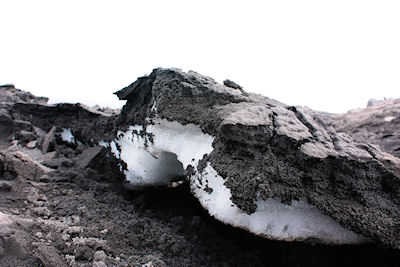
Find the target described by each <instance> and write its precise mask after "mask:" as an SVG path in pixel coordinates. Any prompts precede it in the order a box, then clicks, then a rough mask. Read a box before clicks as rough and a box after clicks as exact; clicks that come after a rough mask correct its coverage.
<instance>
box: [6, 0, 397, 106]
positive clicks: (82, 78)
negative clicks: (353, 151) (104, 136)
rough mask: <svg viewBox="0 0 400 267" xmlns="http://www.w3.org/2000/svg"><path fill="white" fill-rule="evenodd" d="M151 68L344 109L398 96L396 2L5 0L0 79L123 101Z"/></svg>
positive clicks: (68, 95) (103, 101) (75, 97)
mask: <svg viewBox="0 0 400 267" xmlns="http://www.w3.org/2000/svg"><path fill="white" fill-rule="evenodd" d="M156 67H179V68H182V69H184V70H189V69H191V70H195V71H197V72H199V73H201V74H205V75H208V76H211V77H213V78H215V79H216V80H217V81H219V82H222V80H224V79H226V78H229V79H232V80H233V81H235V82H237V83H239V84H241V85H242V86H243V87H244V89H245V90H247V91H250V92H257V93H261V94H264V95H266V96H269V97H271V98H275V99H277V100H280V101H282V102H285V103H287V104H292V105H307V106H309V107H311V108H314V109H318V110H325V111H329V112H344V111H346V110H348V109H351V108H356V107H364V106H365V105H366V102H367V101H368V99H370V98H383V97H400V1H385V0H379V1H368V0H363V1H354V0H353V1H352V0H346V1H342V0H335V1H322V0H318V1H299V0H296V1H285V0H280V1H251V0H248V1H232V0H231V1H216V0H214V1H204V0H203V1H188V0H186V1H149V0H146V1H144V0H142V1H118V0H115V1H100V0H95V1H88V0H86V1H71V0H69V1H55V0H52V1H32V0H30V1H18V0H10V1H3V0H0V84H4V83H14V84H15V85H16V87H17V88H21V89H24V90H29V91H31V92H33V93H34V94H36V95H44V96H48V97H50V98H51V101H52V102H56V101H70V102H82V103H86V104H89V105H94V104H100V105H108V106H111V107H118V106H120V105H121V104H122V102H120V101H118V100H117V98H116V96H114V95H113V94H112V93H113V92H114V91H117V90H119V89H121V88H122V87H124V86H127V85H129V84H130V83H132V82H134V81H135V80H136V78H137V77H138V76H141V75H143V74H148V73H150V72H151V70H152V69H153V68H156Z"/></svg>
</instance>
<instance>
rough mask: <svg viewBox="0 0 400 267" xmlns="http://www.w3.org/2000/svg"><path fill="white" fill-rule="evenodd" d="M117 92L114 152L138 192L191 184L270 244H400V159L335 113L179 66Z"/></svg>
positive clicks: (225, 218)
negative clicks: (345, 128)
mask: <svg viewBox="0 0 400 267" xmlns="http://www.w3.org/2000/svg"><path fill="white" fill-rule="evenodd" d="M226 84H228V85H229V83H226ZM116 94H117V96H118V97H119V98H120V99H123V100H127V103H126V105H125V106H124V107H123V109H122V111H121V114H120V115H119V117H118V120H117V128H118V129H119V131H118V134H117V137H116V138H115V140H113V141H112V142H110V144H109V147H110V148H111V150H112V152H113V153H114V155H115V156H116V157H117V158H119V159H121V160H122V161H124V162H125V163H126V167H127V168H126V170H125V171H124V173H125V176H126V179H127V180H129V182H130V183H131V184H132V186H134V187H143V186H148V185H159V184H168V183H171V182H176V179H178V180H179V179H183V178H182V177H185V178H186V179H188V180H189V182H190V187H191V191H192V192H193V194H194V195H195V196H196V197H197V198H198V200H199V202H200V203H201V204H202V205H203V207H204V208H205V209H206V210H208V212H209V213H210V214H211V215H212V216H214V217H215V218H217V219H218V220H220V221H222V222H225V223H228V224H230V225H233V226H235V227H240V228H244V229H246V230H249V231H250V232H253V233H255V234H257V235H262V236H265V237H267V238H270V239H277V240H289V241H290V240H313V242H323V243H334V244H351V243H363V242H369V241H374V242H378V243H381V244H383V245H385V246H389V247H394V248H399V247H400V221H399V220H398V218H400V206H399V204H400V195H399V190H400V178H399V172H397V171H398V170H397V169H396V168H395V166H396V165H398V163H399V159H398V158H396V157H394V156H391V155H390V154H386V153H384V152H381V151H380V150H379V149H377V148H376V147H375V146H372V145H368V144H363V143H355V142H353V141H352V139H351V138H350V137H349V136H348V135H346V134H343V133H336V132H335V130H334V129H333V128H332V126H331V124H332V122H333V118H332V117H330V116H329V115H327V114H322V113H317V112H315V111H312V110H310V109H308V108H304V107H294V106H286V105H284V104H282V103H279V102H277V101H275V100H272V99H269V98H266V97H263V96H261V95H254V94H247V93H245V92H244V91H243V90H240V88H239V89H238V88H237V86H232V87H229V86H226V85H221V84H218V83H216V82H215V81H214V80H213V79H211V78H208V77H205V76H202V75H199V74H197V73H195V72H189V73H185V72H182V71H180V70H176V69H155V70H154V71H153V72H152V73H151V74H150V75H149V76H145V77H141V78H139V79H138V80H137V81H136V82H135V83H133V84H131V85H130V86H128V87H126V88H124V89H122V90H121V91H119V92H117V93H116ZM392 167H393V168H392Z"/></svg>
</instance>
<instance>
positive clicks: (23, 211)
mask: <svg viewBox="0 0 400 267" xmlns="http://www.w3.org/2000/svg"><path fill="white" fill-rule="evenodd" d="M7 88H9V87H7ZM7 88H4V87H3V88H0V98H1V94H2V93H4V92H7V90H9V89H7ZM11 89H12V88H11ZM12 90H15V92H16V93H18V94H24V93H26V92H23V91H20V90H16V89H15V88H14V89H12ZM26 94H28V93H26ZM35 102H36V101H35V100H33V104H34V106H35V109H36V108H37V106H36V104H37V103H36V104H35ZM3 104H4V103H2V105H3ZM25 104H26V106H28V105H27V103H25ZM5 106H6V108H4V109H2V111H5V112H6V113H7V114H8V116H9V118H10V121H9V122H10V124H9V125H12V126H13V125H17V126H18V125H19V126H21V125H22V126H26V127H27V128H26V129H28V130H29V131H30V134H26V133H24V132H22V133H21V128H13V127H11V128H7V129H8V130H10V133H9V134H7V135H3V136H1V138H0V142H1V144H2V147H1V148H0V266H18V267H19V266H38V267H39V266H40V267H41V266H46V267H47V266H49V267H53V266H82V267H83V266H266V265H268V266H271V265H272V266H343V265H351V266H397V265H398V262H399V260H400V255H399V253H398V250H393V249H383V248H380V247H378V246H377V245H375V244H369V245H360V246H336V247H332V246H323V245H315V244H314V245H310V244H304V243H297V242H291V243H287V242H277V241H270V240H267V239H265V238H260V237H256V236H254V235H252V234H249V233H248V232H246V231H242V230H240V229H236V228H233V227H229V226H227V225H224V224H222V223H220V222H218V221H216V220H215V219H213V218H211V217H210V216H209V215H208V214H207V212H205V211H204V210H203V208H202V207H201V206H200V205H199V203H198V201H197V200H196V199H195V198H194V197H193V195H192V194H191V193H190V192H189V185H188V184H186V183H184V184H182V185H181V186H178V187H174V188H151V189H147V190H143V191H127V190H126V189H125V188H124V186H123V185H124V183H121V180H122V179H123V177H122V176H121V173H120V172H119V167H117V165H118V164H120V162H116V161H114V160H113V158H112V157H110V154H109V151H108V150H107V149H105V148H103V147H99V146H91V145H90V144H85V143H83V142H82V141H83V140H82V139H80V138H75V140H76V141H80V140H81V142H82V143H81V144H79V143H77V142H74V143H68V142H65V141H63V140H62V138H60V136H59V133H60V129H58V130H56V133H55V140H53V146H52V148H51V149H50V150H51V151H50V152H47V153H45V154H43V153H42V151H41V142H42V141H41V140H42V139H43V138H44V137H45V136H46V134H47V133H48V131H49V130H50V129H51V128H52V127H53V126H55V127H56V128H65V127H67V128H71V126H70V125H75V127H76V128H74V129H72V128H71V132H72V133H73V134H75V133H76V132H80V133H85V132H87V133H90V130H89V129H88V128H86V127H89V128H90V127H92V125H93V123H96V120H99V121H102V120H105V121H108V120H109V117H108V116H103V115H101V116H89V115H88V116H79V115H77V114H76V113H73V112H67V113H66V114H64V115H60V116H62V117H63V118H64V121H62V120H58V119H57V118H55V117H53V116H50V114H48V113H47V112H44V113H43V114H44V115H43V116H42V113H32V117H30V118H29V119H27V120H25V121H24V122H23V123H21V121H18V119H17V118H18V117H19V115H18V112H14V113H13V112H11V110H12V108H13V104H12V103H11V102H7V105H3V106H2V107H5ZM44 106H45V108H44V109H45V110H48V109H47V108H48V106H47V105H44ZM50 107H52V108H51V109H50V110H52V111H54V110H55V109H54V107H57V105H55V106H50ZM76 110H78V111H79V110H80V108H78V109H76ZM60 112H61V111H60ZM84 112H86V111H84ZM10 114H12V115H10ZM74 114H75V115H74ZM23 116H26V114H25V115H23ZM93 117H94V118H95V120H94V121H85V120H84V119H85V118H93ZM26 118H28V117H26ZM261 118H262V117H261ZM77 120H78V121H77ZM52 123H54V125H53V124H52ZM40 125H42V127H44V126H45V129H44V128H40V127H41V126H40ZM43 125H44V126H43ZM0 133H1V132H0ZM28 137H29V138H28ZM75 137H76V136H75ZM83 138H86V139H90V137H89V136H84V137H83ZM26 139H28V140H32V141H29V142H27V140H26ZM96 141H97V140H96V139H94V142H96ZM31 142H33V143H31ZM35 142H36V144H35ZM28 144H30V145H28ZM32 144H35V145H32ZM15 154H19V155H21V154H23V155H24V156H23V158H25V159H26V161H21V158H20V157H16V158H13V161H14V162H17V163H18V164H22V163H23V164H27V163H28V164H30V163H34V165H35V166H36V167H40V168H44V166H46V167H47V168H50V169H51V171H50V172H47V173H46V174H44V175H42V176H40V177H38V176H37V175H36V176H35V175H33V176H30V175H27V174H26V175H23V176H21V175H18V174H17V173H16V172H13V171H11V172H8V171H7V174H6V176H8V180H4V179H3V178H4V174H5V173H4V163H5V159H6V158H10V156H11V155H15ZM18 161H19V162H18ZM20 171H23V170H20ZM23 173H24V172H23ZM34 173H35V172H34Z"/></svg>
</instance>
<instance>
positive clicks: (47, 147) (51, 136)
mask: <svg viewBox="0 0 400 267" xmlns="http://www.w3.org/2000/svg"><path fill="white" fill-rule="evenodd" d="M55 132H56V127H54V126H53V127H52V128H51V129H50V131H49V132H48V133H47V134H46V136H45V137H44V140H43V144H42V153H43V154H46V153H47V152H51V150H54V143H55Z"/></svg>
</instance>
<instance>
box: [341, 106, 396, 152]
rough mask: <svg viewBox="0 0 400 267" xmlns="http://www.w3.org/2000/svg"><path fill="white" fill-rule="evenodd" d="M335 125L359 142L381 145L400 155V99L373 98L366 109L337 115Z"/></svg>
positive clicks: (384, 148) (387, 150) (385, 149)
mask: <svg viewBox="0 0 400 267" xmlns="http://www.w3.org/2000/svg"><path fill="white" fill-rule="evenodd" d="M333 126H334V127H335V129H336V131H338V132H345V133H347V134H349V135H350V136H351V137H352V138H353V140H355V141H357V142H363V143H371V144H376V145H379V146H380V147H381V148H382V149H383V150H384V151H386V152H388V153H391V154H392V155H394V156H396V157H400V99H385V100H381V101H378V100H375V99H371V100H370V101H369V102H368V106H367V108H365V109H356V110H351V111H349V112H347V113H345V114H339V115H336V116H335V123H334V125H333Z"/></svg>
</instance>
